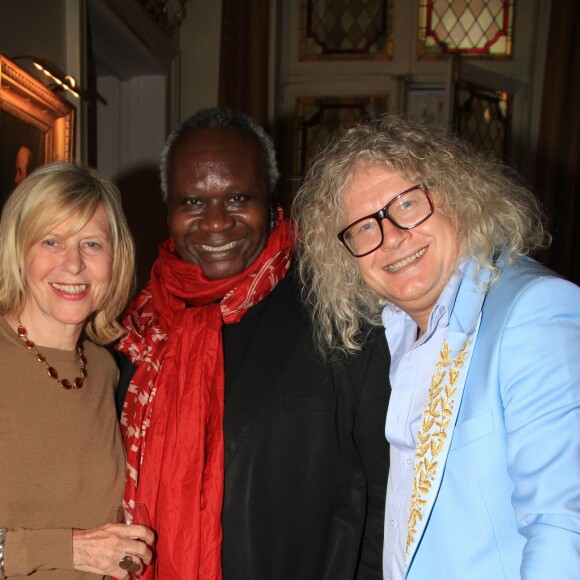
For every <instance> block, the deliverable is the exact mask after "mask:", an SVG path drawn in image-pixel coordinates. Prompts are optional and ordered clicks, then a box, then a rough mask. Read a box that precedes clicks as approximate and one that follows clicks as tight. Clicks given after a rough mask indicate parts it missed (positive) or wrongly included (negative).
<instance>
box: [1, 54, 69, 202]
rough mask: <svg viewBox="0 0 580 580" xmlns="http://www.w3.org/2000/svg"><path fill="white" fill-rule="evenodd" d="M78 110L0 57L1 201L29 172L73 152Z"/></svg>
mask: <svg viewBox="0 0 580 580" xmlns="http://www.w3.org/2000/svg"><path fill="white" fill-rule="evenodd" d="M75 112H76V111H75V107H74V106H73V105H71V104H70V103H68V102H67V101H65V100H64V99H61V98H60V97H59V96H58V95H56V94H55V93H54V92H52V91H51V90H50V89H49V88H48V87H47V86H45V85H44V84H42V83H41V82H40V81H38V80H37V79H35V78H34V77H32V76H30V75H29V74H28V73H27V72H26V71H24V70H22V69H21V68H20V67H18V66H16V65H15V64H14V63H13V62H12V61H10V60H8V59H7V58H5V57H4V56H1V55H0V202H1V203H4V201H5V200H6V198H7V197H8V196H9V195H10V193H11V192H12V190H13V189H14V187H15V186H16V185H17V184H18V183H20V181H22V179H24V177H26V175H27V174H28V173H30V171H32V170H33V169H35V168H36V167H39V166H40V165H44V164H45V163H50V162H51V161H57V160H62V161H70V160H72V159H73V153H74V150H73V149H74V124H75Z"/></svg>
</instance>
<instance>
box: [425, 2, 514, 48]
mask: <svg viewBox="0 0 580 580" xmlns="http://www.w3.org/2000/svg"><path fill="white" fill-rule="evenodd" d="M515 3H516V0H419V57H420V58H436V57H438V56H441V55H445V54H449V53H460V54H462V55H464V56H469V57H487V58H509V57H511V54H512V37H513V21H514V9H515Z"/></svg>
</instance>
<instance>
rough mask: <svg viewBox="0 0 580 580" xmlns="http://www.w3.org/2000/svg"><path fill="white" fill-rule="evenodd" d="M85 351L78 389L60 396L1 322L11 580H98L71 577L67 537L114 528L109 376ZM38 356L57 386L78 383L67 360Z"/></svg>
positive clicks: (111, 367)
mask: <svg viewBox="0 0 580 580" xmlns="http://www.w3.org/2000/svg"><path fill="white" fill-rule="evenodd" d="M84 346H85V355H86V357H87V373H88V376H87V379H86V380H85V385H84V388H83V389H82V390H71V391H66V390H65V389H63V388H61V387H60V385H58V384H57V383H56V381H54V380H53V379H51V378H50V377H49V376H48V373H47V371H46V369H45V367H44V366H43V365H41V364H40V363H39V362H38V361H37V360H36V357H35V356H34V353H33V352H32V351H29V350H27V349H26V347H25V346H24V344H23V343H22V341H21V340H20V339H19V338H18V336H17V335H16V333H15V332H14V331H13V330H12V329H11V328H10V326H9V325H8V324H7V322H6V321H5V320H4V318H3V317H2V316H0V369H1V371H0V527H1V528H8V532H7V535H6V542H5V549H4V570H5V573H6V576H7V578H10V579H13V578H24V577H27V578H28V577H30V576H28V575H32V576H31V577H32V578H34V579H38V580H44V579H48V578H51V579H56V578H58V579H59V580H69V579H75V580H81V579H87V580H88V579H93V578H98V576H96V575H94V574H88V573H83V572H75V571H73V570H72V529H73V528H84V529H89V528H95V527H98V526H101V525H103V524H105V523H107V522H113V521H121V516H122V511H121V500H122V495H123V487H124V477H125V459H124V451H123V444H122V440H121V434H120V431H119V427H118V424H117V419H116V414H115V405H114V392H113V391H114V386H115V385H116V384H117V380H118V370H117V367H116V365H115V362H114V360H113V358H112V357H111V355H110V354H109V353H108V352H107V351H106V350H105V349H103V348H101V347H98V346H96V345H95V344H93V343H91V342H89V341H85V344H84ZM39 350H40V351H41V352H42V353H44V354H45V355H46V357H47V359H48V363H49V364H51V365H52V366H54V367H55V368H56V370H57V371H58V373H59V376H60V377H61V378H62V377H66V378H68V379H69V380H71V381H72V380H73V379H74V377H76V376H77V375H78V373H79V364H78V362H77V360H76V353H74V352H69V351H59V350H54V349H49V348H43V347H41V348H39Z"/></svg>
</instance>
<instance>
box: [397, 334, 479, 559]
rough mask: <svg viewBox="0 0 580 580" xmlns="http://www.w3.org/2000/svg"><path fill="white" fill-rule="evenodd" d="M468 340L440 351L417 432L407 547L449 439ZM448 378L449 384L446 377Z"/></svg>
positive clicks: (406, 552) (409, 544)
mask: <svg viewBox="0 0 580 580" xmlns="http://www.w3.org/2000/svg"><path fill="white" fill-rule="evenodd" d="M469 343H470V341H469V340H468V341H467V342H466V343H465V344H464V346H463V348H462V349H461V350H460V351H459V354H458V355H457V356H456V357H455V358H451V351H450V349H449V345H448V344H447V341H446V340H444V341H443V347H442V348H441V351H440V353H439V361H438V362H437V364H436V365H435V366H436V367H437V368H436V369H435V372H434V373H433V376H432V377H431V386H430V388H429V393H428V395H427V403H426V404H425V409H424V411H423V417H422V420H421V430H420V431H419V433H418V434H417V450H416V452H415V470H414V476H413V492H412V494H411V514H410V516H409V525H408V530H409V531H408V533H407V548H406V551H405V558H406V557H407V555H408V553H409V547H410V546H411V544H412V543H413V541H414V540H415V534H416V527H417V523H418V522H419V521H421V520H422V519H423V514H422V510H423V506H424V505H425V504H426V503H427V502H426V501H425V499H423V496H425V495H427V494H428V493H429V491H430V489H431V483H432V482H433V480H434V479H435V474H436V471H437V466H438V464H439V463H438V461H437V460H436V458H437V456H438V455H439V453H441V450H442V449H443V445H444V444H445V440H446V439H447V428H448V427H449V424H450V423H451V416H452V414H453V404H454V402H455V399H454V397H455V393H456V392H457V387H456V386H455V385H456V383H457V381H458V380H459V377H460V375H461V369H462V368H463V361H464V359H465V357H466V355H467V347H468V346H469ZM446 379H447V384H444V383H445V380H446Z"/></svg>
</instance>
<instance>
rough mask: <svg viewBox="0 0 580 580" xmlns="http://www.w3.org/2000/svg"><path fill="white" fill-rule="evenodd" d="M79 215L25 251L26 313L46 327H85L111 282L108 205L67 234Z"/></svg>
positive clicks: (33, 322) (31, 320) (30, 320)
mask: <svg viewBox="0 0 580 580" xmlns="http://www.w3.org/2000/svg"><path fill="white" fill-rule="evenodd" d="M75 219H77V218H76V216H72V217H71V218H69V219H68V220H66V221H65V222H63V223H62V224H60V225H58V226H57V227H56V228H54V229H53V230H52V231H51V232H49V233H48V234H47V235H46V236H44V238H42V239H41V240H40V241H39V242H37V243H36V244H34V245H33V246H32V247H31V248H30V250H29V251H28V254H27V256H26V261H25V268H26V271H25V276H26V293H25V301H24V309H23V312H22V317H23V318H26V320H27V323H28V324H31V325H32V326H34V327H37V328H42V329H44V330H45V331H46V332H49V331H53V332H60V331H64V329H65V327H68V328H69V329H70V328H73V329H76V330H79V331H80V329H82V327H83V325H84V324H85V321H86V320H87V318H88V317H89V316H90V315H91V314H92V313H93V312H95V311H96V310H98V309H99V308H100V307H101V305H102V303H103V300H104V298H105V296H106V293H107V290H108V288H109V283H110V280H111V270H112V264H113V247H112V241H111V228H110V225H109V219H108V217H107V214H106V212H105V209H104V208H103V207H102V206H99V207H98V208H97V210H96V211H95V213H94V214H93V216H92V217H91V219H90V220H89V221H88V222H87V223H86V225H85V226H84V227H83V229H82V230H80V231H79V232H78V233H76V234H73V235H71V236H69V237H68V238H63V232H66V231H67V230H68V228H69V226H70V223H71V222H74V220H75ZM45 346H50V344H47V345H45Z"/></svg>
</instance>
